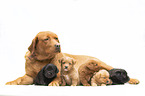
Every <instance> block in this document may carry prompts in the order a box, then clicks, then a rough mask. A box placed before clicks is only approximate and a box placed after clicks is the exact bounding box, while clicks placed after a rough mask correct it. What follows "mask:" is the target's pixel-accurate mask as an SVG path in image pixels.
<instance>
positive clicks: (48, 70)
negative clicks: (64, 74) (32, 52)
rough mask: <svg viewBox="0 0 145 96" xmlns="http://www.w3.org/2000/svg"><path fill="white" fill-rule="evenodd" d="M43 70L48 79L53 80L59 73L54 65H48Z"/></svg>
mask: <svg viewBox="0 0 145 96" xmlns="http://www.w3.org/2000/svg"><path fill="white" fill-rule="evenodd" d="M42 70H43V74H44V76H45V77H46V78H53V77H55V76H56V74H57V73H58V72H59V70H58V69H57V67H56V66H55V65H54V64H47V65H46V66H45V67H44V68H43V69H42Z"/></svg>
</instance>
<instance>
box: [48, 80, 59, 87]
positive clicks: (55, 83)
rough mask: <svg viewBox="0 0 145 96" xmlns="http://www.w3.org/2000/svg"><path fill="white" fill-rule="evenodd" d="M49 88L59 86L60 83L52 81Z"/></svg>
mask: <svg viewBox="0 0 145 96" xmlns="http://www.w3.org/2000/svg"><path fill="white" fill-rule="evenodd" d="M48 86H59V82H56V81H52V82H51V83H50V84H49V85H48Z"/></svg>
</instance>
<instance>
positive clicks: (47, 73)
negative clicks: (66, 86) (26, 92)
mask: <svg viewBox="0 0 145 96" xmlns="http://www.w3.org/2000/svg"><path fill="white" fill-rule="evenodd" d="M58 72H59V70H58V69H57V67H56V66H55V65H54V64H47V65H46V66H44V67H43V68H42V70H41V71H40V72H39V73H38V75H37V76H36V78H35V79H34V84H35V85H44V86H48V84H49V83H50V82H51V81H52V80H53V79H54V78H55V77H56V76H57V73H58Z"/></svg>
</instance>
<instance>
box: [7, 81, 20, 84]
mask: <svg viewBox="0 0 145 96" xmlns="http://www.w3.org/2000/svg"><path fill="white" fill-rule="evenodd" d="M5 85H18V84H17V82H15V81H10V82H7V83H6V84H5Z"/></svg>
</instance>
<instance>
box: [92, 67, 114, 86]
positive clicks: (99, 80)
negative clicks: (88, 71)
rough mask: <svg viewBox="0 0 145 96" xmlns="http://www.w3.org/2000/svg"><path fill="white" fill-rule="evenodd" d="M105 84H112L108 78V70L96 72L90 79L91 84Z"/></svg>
mask: <svg viewBox="0 0 145 96" xmlns="http://www.w3.org/2000/svg"><path fill="white" fill-rule="evenodd" d="M107 84H112V81H111V80H110V79H109V72H108V71H106V70H100V71H99V72H96V73H95V74H94V76H93V78H92V79H91V85H92V86H106V85H107Z"/></svg>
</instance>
